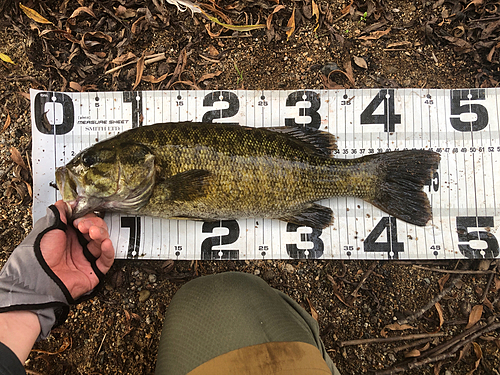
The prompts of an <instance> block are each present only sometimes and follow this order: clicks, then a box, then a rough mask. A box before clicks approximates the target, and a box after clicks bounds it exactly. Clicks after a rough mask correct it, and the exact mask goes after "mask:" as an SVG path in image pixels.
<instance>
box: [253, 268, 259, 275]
mask: <svg viewBox="0 0 500 375" xmlns="http://www.w3.org/2000/svg"><path fill="white" fill-rule="evenodd" d="M253 274H254V275H255V276H258V275H260V270H259V269H258V268H257V269H256V270H255V271H253Z"/></svg>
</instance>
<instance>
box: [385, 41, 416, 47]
mask: <svg viewBox="0 0 500 375" xmlns="http://www.w3.org/2000/svg"><path fill="white" fill-rule="evenodd" d="M409 46H411V42H396V43H390V44H388V45H387V47H386V48H396V47H409Z"/></svg>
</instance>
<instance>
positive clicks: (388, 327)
mask: <svg viewBox="0 0 500 375" xmlns="http://www.w3.org/2000/svg"><path fill="white" fill-rule="evenodd" d="M405 329H416V328H415V327H412V326H410V325H408V324H399V323H393V324H388V325H386V326H385V327H384V328H383V329H382V331H381V332H380V335H381V336H382V337H387V332H388V331H404V330H405Z"/></svg>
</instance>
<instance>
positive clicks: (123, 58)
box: [111, 52, 137, 64]
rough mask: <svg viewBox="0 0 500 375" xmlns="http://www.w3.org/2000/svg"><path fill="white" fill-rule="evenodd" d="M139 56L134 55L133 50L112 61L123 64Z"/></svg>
mask: <svg viewBox="0 0 500 375" xmlns="http://www.w3.org/2000/svg"><path fill="white" fill-rule="evenodd" d="M136 57H137V56H136V55H134V54H133V53H132V52H127V53H124V54H122V55H120V56H118V57H116V58H114V59H113V60H112V61H111V63H113V64H123V63H124V62H125V61H127V60H131V59H135V58H136Z"/></svg>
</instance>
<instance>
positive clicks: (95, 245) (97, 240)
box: [87, 225, 109, 258]
mask: <svg viewBox="0 0 500 375" xmlns="http://www.w3.org/2000/svg"><path fill="white" fill-rule="evenodd" d="M88 237H89V243H88V244H87V249H88V250H89V251H90V252H91V254H92V255H93V256H94V257H96V258H99V257H100V256H101V253H102V249H101V246H102V242H103V241H104V240H106V239H108V238H109V233H108V231H107V229H105V228H102V227H98V226H95V225H93V226H91V227H90V228H89V230H88Z"/></svg>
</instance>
